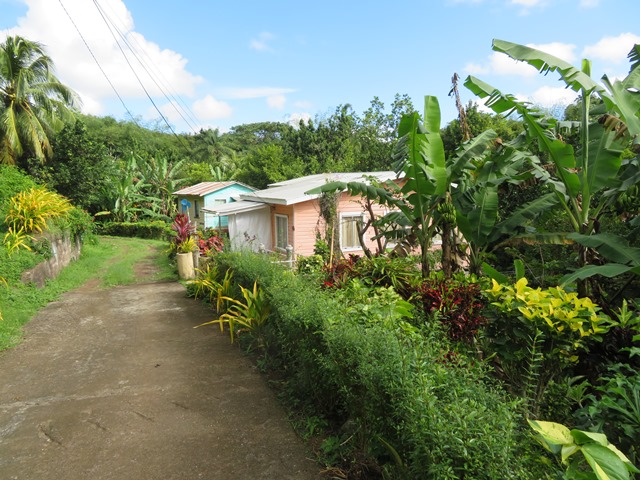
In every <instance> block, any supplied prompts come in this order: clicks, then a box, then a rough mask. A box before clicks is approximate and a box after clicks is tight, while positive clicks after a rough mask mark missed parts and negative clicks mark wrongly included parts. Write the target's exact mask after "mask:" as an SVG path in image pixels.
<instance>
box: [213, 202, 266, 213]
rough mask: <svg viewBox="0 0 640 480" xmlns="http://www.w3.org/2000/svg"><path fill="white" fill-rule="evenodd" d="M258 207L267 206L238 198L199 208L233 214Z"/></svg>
mask: <svg viewBox="0 0 640 480" xmlns="http://www.w3.org/2000/svg"><path fill="white" fill-rule="evenodd" d="M260 208H269V206H268V205H267V204H265V203H261V202H250V201H247V200H240V201H238V202H231V203H225V204H222V205H212V206H211V207H202V208H201V209H200V210H201V211H203V212H206V213H212V214H214V215H223V216H224V215H234V214H236V213H243V212H250V211H252V210H258V209H260Z"/></svg>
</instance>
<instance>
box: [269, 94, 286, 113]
mask: <svg viewBox="0 0 640 480" xmlns="http://www.w3.org/2000/svg"><path fill="white" fill-rule="evenodd" d="M285 103H287V97H285V96H284V95H271V96H269V97H267V105H269V108H273V109H275V110H283V109H284V105H285Z"/></svg>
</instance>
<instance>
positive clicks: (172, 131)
mask: <svg viewBox="0 0 640 480" xmlns="http://www.w3.org/2000/svg"><path fill="white" fill-rule="evenodd" d="M93 4H94V5H95V6H96V9H97V10H98V13H100V16H101V17H102V20H103V21H104V23H105V24H106V25H107V28H108V29H109V33H111V36H112V37H113V40H114V41H115V42H116V45H117V46H118V49H119V50H120V52H121V53H122V56H123V57H124V59H125V61H126V62H127V65H129V68H130V69H131V72H132V73H133V75H134V76H135V77H136V80H138V83H139V84H140V87H141V88H142V90H143V91H144V93H145V95H146V96H147V98H148V99H149V101H150V102H151V104H152V105H153V108H155V110H156V112H158V115H160V118H162V120H163V121H164V123H165V124H166V125H167V127H168V128H169V130H170V131H171V133H173V135H174V136H175V137H176V138H177V139H178V140H179V141H180V142H182V143H183V144H184V147H185V148H187V149H188V148H189V146H188V145H187V144H186V142H185V141H184V139H183V138H181V137H180V136H179V135H178V134H177V133H176V132H175V130H174V129H173V127H172V126H171V124H170V123H169V121H168V120H167V118H166V117H165V116H164V114H163V113H162V112H161V111H160V109H159V108H158V105H156V102H155V101H154V100H153V98H152V97H151V95H150V94H149V92H148V91H147V88H146V87H145V86H144V83H142V80H140V77H139V76H138V74H137V73H136V71H135V69H134V68H133V65H131V62H130V61H129V58H128V57H127V55H126V53H125V52H124V49H123V48H122V46H121V45H120V42H118V38H117V37H116V35H115V34H114V33H113V30H112V29H111V26H110V25H109V22H108V21H107V19H106V18H105V16H104V14H103V12H102V10H101V9H100V7H99V6H98V4H97V2H96V0H94V1H93Z"/></svg>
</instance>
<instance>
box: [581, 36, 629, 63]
mask: <svg viewBox="0 0 640 480" xmlns="http://www.w3.org/2000/svg"><path fill="white" fill-rule="evenodd" d="M636 43H640V36H639V35H636V34H634V33H621V34H620V35H618V36H617V37H604V38H602V39H601V40H600V41H599V42H598V43H596V44H595V45H587V46H586V47H585V48H584V50H583V51H582V55H583V56H584V57H585V58H590V59H598V60H603V61H606V62H609V63H614V64H620V63H622V62H624V61H626V59H627V54H628V53H629V51H630V50H631V48H632V47H633V45H634V44H636Z"/></svg>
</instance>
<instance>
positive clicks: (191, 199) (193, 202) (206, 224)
mask: <svg viewBox="0 0 640 480" xmlns="http://www.w3.org/2000/svg"><path fill="white" fill-rule="evenodd" d="M255 190H256V189H255V188H253V187H250V186H248V185H245V184H244V183H240V182H235V181H228V182H201V183H198V184H196V185H192V186H191V187H185V188H181V189H180V190H178V191H176V192H173V194H174V195H175V196H176V197H178V212H179V213H186V214H187V215H189V218H190V219H191V221H192V222H194V223H197V224H198V227H200V228H226V227H227V225H228V218H227V217H226V216H225V217H219V216H217V215H213V214H210V213H206V212H203V211H202V208H203V207H206V208H212V207H214V206H220V205H222V204H225V203H230V202H234V201H235V200H234V197H237V196H239V195H241V194H243V193H250V192H254V191H255Z"/></svg>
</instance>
